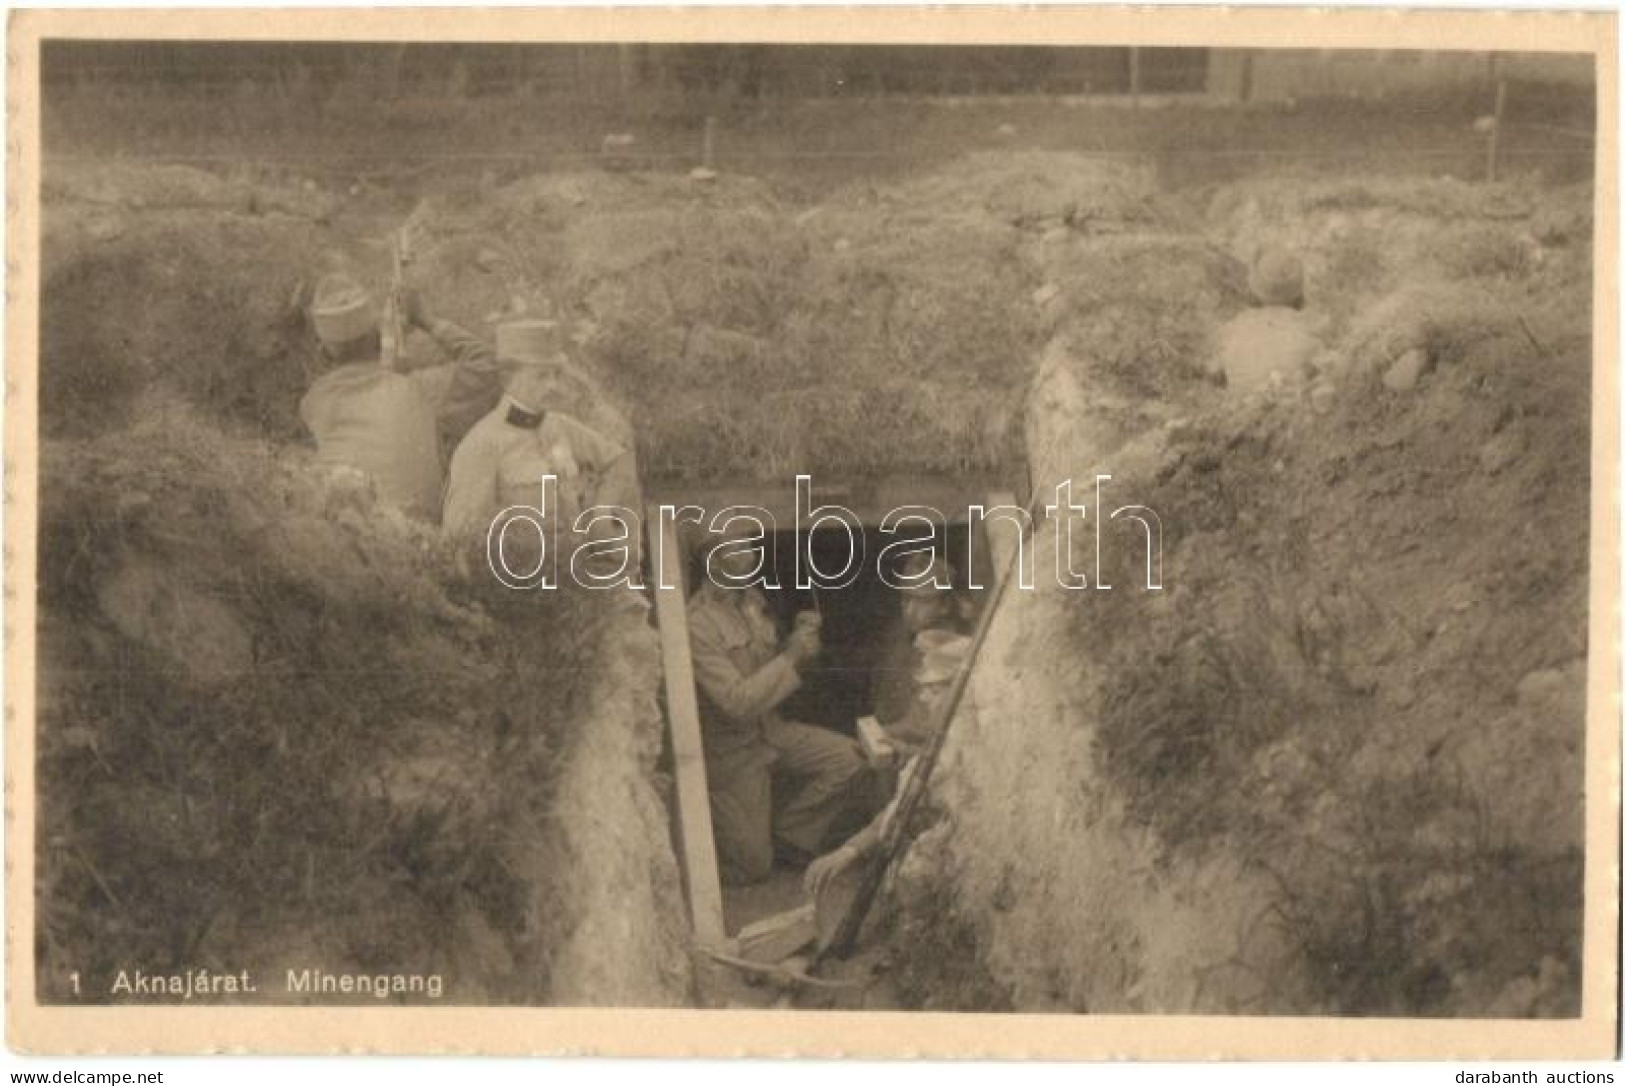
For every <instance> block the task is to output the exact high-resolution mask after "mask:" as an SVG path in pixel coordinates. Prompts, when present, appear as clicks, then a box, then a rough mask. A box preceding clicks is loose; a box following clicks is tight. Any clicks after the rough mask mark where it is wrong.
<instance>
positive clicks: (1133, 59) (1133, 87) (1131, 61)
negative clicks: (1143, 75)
mask: <svg viewBox="0 0 1625 1086" xmlns="http://www.w3.org/2000/svg"><path fill="white" fill-rule="evenodd" d="M1128 93H1129V103H1130V104H1131V105H1132V106H1133V107H1134V108H1135V109H1139V108H1140V47H1139V46H1138V45H1131V46H1129V50H1128Z"/></svg>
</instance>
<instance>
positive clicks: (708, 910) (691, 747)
mask: <svg viewBox="0 0 1625 1086" xmlns="http://www.w3.org/2000/svg"><path fill="white" fill-rule="evenodd" d="M646 512H647V518H648V528H649V546H650V548H651V550H652V553H653V554H654V555H655V560H656V561H657V562H659V564H660V568H659V569H658V570H657V571H656V580H655V584H654V594H655V617H656V618H657V619H658V621H659V623H660V654H661V659H662V661H663V664H664V667H663V670H664V672H665V676H666V721H667V725H668V727H669V728H670V729H671V750H672V760H673V762H674V768H675V771H676V777H677V818H678V825H677V829H678V839H679V841H678V843H679V847H680V848H681V850H682V860H683V882H684V886H685V888H686V889H687V891H688V913H689V919H690V922H691V923H692V924H693V926H694V935H695V938H696V939H697V940H698V941H699V944H700V945H701V946H702V947H710V948H715V947H720V946H722V945H723V943H724V942H725V940H726V938H727V932H726V931H725V930H724V928H723V923H722V883H721V880H720V878H719V877H718V875H717V845H716V838H715V837H714V836H713V835H712V831H711V794H710V790H709V789H708V788H707V786H706V781H705V748H704V746H703V744H702V743H701V740H700V708H699V704H698V700H697V698H696V697H695V694H694V659H693V656H692V654H691V650H690V647H689V643H688V604H687V602H686V594H685V592H684V590H683V557H682V552H681V551H680V550H679V549H678V545H677V526H676V525H675V524H674V523H672V522H671V521H670V520H666V519H664V518H662V517H661V516H660V509H659V507H658V506H657V505H650V506H648V507H647V510H646ZM663 585H674V586H675V587H673V588H663V587H662V586H663Z"/></svg>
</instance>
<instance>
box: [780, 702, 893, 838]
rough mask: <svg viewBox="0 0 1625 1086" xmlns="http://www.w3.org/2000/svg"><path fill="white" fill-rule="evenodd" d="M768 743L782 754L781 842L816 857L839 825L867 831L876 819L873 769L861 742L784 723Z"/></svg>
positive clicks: (816, 728) (807, 727)
mask: <svg viewBox="0 0 1625 1086" xmlns="http://www.w3.org/2000/svg"><path fill="white" fill-rule="evenodd" d="M767 741H768V742H769V743H771V744H772V745H773V747H774V749H776V750H777V751H778V752H779V763H778V765H777V766H776V767H775V768H776V771H777V774H778V775H779V776H780V778H781V785H780V787H778V788H776V789H775V792H776V796H777V802H776V803H774V805H773V806H774V810H773V833H774V836H775V837H777V838H779V839H780V840H783V841H785V842H787V843H789V844H790V845H793V846H794V847H795V848H797V849H799V850H801V851H802V852H804V853H806V854H807V855H809V856H816V855H818V854H819V853H820V852H822V851H823V850H824V848H825V846H826V845H827V844H829V843H830V837H831V830H832V829H833V828H834V827H835V826H836V824H837V822H840V823H843V824H847V825H850V824H851V823H853V822H854V821H856V823H857V824H858V825H861V824H862V820H863V819H864V818H866V817H868V816H869V815H871V814H872V813H873V811H872V810H869V809H868V808H870V807H872V806H873V803H872V800H873V796H872V795H871V793H872V791H873V789H872V788H871V787H870V782H869V773H868V767H867V764H866V763H865V762H864V760H863V753H862V752H861V751H860V750H859V749H858V744H857V742H856V741H855V740H852V739H848V738H847V737H846V736H844V735H838V734H836V733H835V732H832V731H830V730H829V729H828V728H818V727H814V726H812V725H810V724H793V723H781V724H776V725H773V726H771V727H769V728H768V730H767ZM843 816H846V817H844V818H843Z"/></svg>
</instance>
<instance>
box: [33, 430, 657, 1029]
mask: <svg viewBox="0 0 1625 1086" xmlns="http://www.w3.org/2000/svg"><path fill="white" fill-rule="evenodd" d="M139 416H140V421H139V422H138V423H137V424H136V425H135V426H133V427H132V428H130V429H129V430H127V431H124V432H120V433H110V434H105V435H101V436H98V437H96V438H94V439H89V440H85V441H71V442H48V443H47V444H46V446H45V448H44V460H43V467H42V473H41V475H42V478H41V491H42V494H43V495H44V496H45V500H44V503H43V507H42V518H43V528H42V532H41V545H40V560H41V587H40V596H41V598H40V611H41V614H42V615H43V616H44V618H43V619H42V624H41V630H40V638H39V641H40V650H41V656H42V661H43V665H42V667H41V672H40V683H41V689H40V714H39V724H38V735H39V773H40V782H41V787H40V793H41V796H42V805H41V812H40V817H41V823H40V830H39V834H40V841H39V843H40V851H39V857H40V859H39V865H40V870H39V907H40V917H41V932H42V936H41V949H40V953H41V956H42V957H41V962H40V976H41V977H43V978H58V979H57V980H49V979H47V980H46V981H45V983H46V984H47V987H48V990H47V991H45V992H43V993H42V995H44V996H46V997H47V998H61V997H64V996H65V995H66V993H65V992H62V991H57V990H56V989H55V988H54V987H52V986H54V985H56V984H58V983H61V981H60V978H63V977H66V976H67V975H68V968H69V965H70V964H71V966H72V969H74V970H79V971H81V972H82V973H83V974H84V975H86V976H94V977H98V978H111V976H112V974H113V971H115V970H117V969H135V968H140V969H144V970H146V971H148V972H153V973H167V972H173V971H178V970H180V969H183V968H184V969H192V968H198V967H207V968H210V969H211V970H221V971H225V972H232V971H235V970H238V969H242V968H245V967H246V968H249V969H251V970H254V971H255V972H256V975H258V976H259V977H261V978H262V980H263V983H262V989H261V992H260V994H259V996H258V998H261V999H270V1000H282V999H285V998H287V995H288V993H285V992H283V991H282V989H281V978H282V976H283V970H285V969H286V968H293V967H308V966H310V965H312V964H313V963H320V964H321V966H322V968H324V969H326V970H328V971H330V972H343V971H346V970H349V971H354V972H373V973H376V972H379V971H384V972H389V973H396V972H407V973H425V974H427V973H440V974H442V975H443V976H444V977H445V978H446V991H447V994H446V999H447V1000H448V1001H450V1002H487V1001H489V1002H522V1003H537V1002H548V1001H549V1000H551V999H555V998H562V997H564V995H566V994H567V995H568V997H569V998H570V999H572V1000H574V1001H584V1000H589V999H591V998H592V997H593V991H592V988H591V986H590V985H584V984H583V983H582V982H581V980H580V979H579V978H580V977H581V975H582V973H583V966H582V965H581V964H580V963H581V959H582V951H581V950H580V948H578V947H576V946H575V944H574V943H573V942H572V940H573V938H574V935H575V933H576V932H577V930H578V929H580V928H581V927H582V926H583V925H584V924H585V923H586V922H587V921H588V920H589V919H591V920H593V922H595V923H598V924H605V923H608V924H612V925H614V926H615V927H616V928H617V930H618V931H619V932H620V933H621V935H622V936H623V938H621V939H620V940H618V941H617V944H616V946H615V947H614V948H613V950H604V951H603V953H605V954H607V955H610V956H611V957H614V958H616V959H617V960H619V961H620V962H622V964H623V966H624V969H622V970H621V971H620V972H619V973H618V976H617V979H616V983H617V985H619V989H618V990H625V991H633V992H636V993H637V997H638V999H639V1001H640V1002H665V1001H670V1000H680V999H682V998H683V995H684V990H685V985H686V971H685V969H684V968H683V966H682V951H681V949H680V943H679V942H678V933H676V932H674V931H672V930H671V928H670V925H669V924H667V923H665V922H663V921H661V920H659V919H657V918H658V917H659V916H661V915H662V914H663V912H665V911H669V910H671V909H672V908H673V907H674V906H675V902H674V901H672V900H670V898H671V897H673V896H675V892H676V885H677V883H676V878H675V872H674V871H671V870H670V868H671V866H672V864H671V859H670V850H669V843H668V842H667V839H666V833H665V827H664V820H663V819H662V818H660V817H658V801H657V800H656V798H655V794H654V792H653V787H652V784H651V782H650V777H651V775H652V771H653V761H654V748H655V745H656V743H657V739H656V737H657V736H658V722H657V720H658V718H657V717H656V715H655V714H654V713H653V711H652V710H653V705H652V693H653V682H654V674H653V672H652V671H650V672H649V673H648V675H647V679H646V681H644V682H642V683H639V682H633V683H627V682H625V681H624V678H622V677H621V675H622V673H621V672H620V671H614V672H607V671H606V669H605V661H606V660H608V659H610V658H611V656H612V655H614V654H615V653H617V652H623V651H629V650H628V649H627V648H618V647H617V646H622V645H627V644H629V643H628V642H627V641H626V639H627V638H629V637H630V638H634V639H641V643H642V644H643V649H642V650H641V651H642V652H643V653H644V654H645V655H647V653H648V651H649V649H648V647H647V643H648V640H649V638H650V637H651V634H650V632H649V631H648V629H647V626H646V623H645V622H644V620H643V609H642V608H641V607H640V606H633V607H632V609H631V610H630V611H625V610H623V609H621V608H617V607H615V606H608V604H613V603H615V602H616V601H613V600H608V599H606V598H605V595H604V594H603V593H591V594H590V595H591V596H593V598H592V599H587V598H584V597H585V596H586V595H589V594H585V593H581V592H578V591H569V590H564V589H561V590H559V591H557V592H548V593H542V594H539V595H527V596H525V597H524V598H523V600H516V599H514V598H512V595H511V594H507V593H502V592H500V590H498V589H496V588H495V587H494V586H487V585H486V584H485V583H484V582H483V581H481V582H476V583H474V584H463V583H461V582H458V581H456V580H455V579H453V578H452V577H450V576H449V575H448V571H449V569H450V568H451V563H450V562H449V561H447V558H446V556H445V555H444V554H442V553H441V551H440V543H439V541H438V539H437V537H436V535H435V533H433V532H432V531H431V530H429V529H426V528H422V527H419V526H417V525H415V524H413V523H411V522H408V521H407V520H405V519H403V518H401V517H400V516H399V515H398V514H395V513H393V512H391V511H389V510H388V509H386V508H384V507H382V506H380V505H378V504H376V502H375V500H374V498H373V496H372V494H371V492H370V488H368V487H367V486H366V485H365V484H364V483H360V482H357V481H354V480H353V479H351V478H349V477H346V476H342V475H340V476H335V475H332V474H329V473H326V472H324V471H323V470H321V469H319V468H317V467H315V466H314V465H313V464H311V463H310V462H309V461H307V460H306V459H305V458H304V457H303V456H301V455H298V454H295V453H292V452H291V451H290V450H288V449H286V448H276V447H273V446H269V445H264V444H260V443H257V442H250V441H244V440H239V439H231V438H226V437H223V436H222V435H221V434H220V433H219V432H218V431H216V430H215V429H214V428H212V427H211V426H209V425H207V424H205V423H202V422H199V421H198V420H197V419H196V418H195V417H194V416H193V415H192V414H191V413H189V412H187V411H185V410H182V409H180V408H178V407H174V406H169V405H166V404H162V403H154V402H150V401H149V402H144V403H143V404H142V406H141V409H140V411H139ZM627 602H630V601H627ZM538 660H545V661H547V666H546V667H545V668H543V667H537V666H536V663H537V661H538ZM607 674H614V675H615V676H616V678H615V683H616V685H617V688H619V690H620V693H619V694H618V695H616V696H614V697H609V696H606V695H607V691H606V690H605V686H606V678H605V676H606V675H607ZM589 727H590V728H592V729H593V730H594V732H595V736H596V737H595V739H594V741H593V743H594V744H595V745H586V746H584V745H583V734H584V730H585V729H587V728H589ZM606 743H607V744H609V745H608V747H605V746H604V744H606ZM589 781H590V782H595V783H594V785H592V786H591V787H596V788H597V789H598V790H600V791H601V798H600V800H599V802H598V803H597V804H596V805H595V806H594V807H593V808H592V809H591V810H590V811H583V810H577V809H575V808H574V807H565V806H562V800H561V796H565V795H576V794H577V793H579V792H580V791H581V790H582V789H583V788H584V787H589V785H588V784H587V783H586V782H589ZM582 818H590V819H592V820H593V821H592V822H590V823H583V822H580V821H578V819H582ZM606 827H613V828H614V830H615V834H616V840H617V841H618V842H619V843H618V845H617V848H618V849H620V850H621V851H620V853H618V854H620V855H624V857H625V864H630V865H631V867H632V868H634V869H635V871H636V874H635V877H634V876H627V875H624V873H623V881H624V880H625V879H627V878H629V879H631V882H630V884H629V885H627V886H623V887H621V888H620V889H619V890H618V891H610V890H609V889H607V888H606V885H605V879H606V878H609V875H607V874H606V869H604V868H592V867H586V866H583V867H581V868H577V867H575V866H571V865H570V864H568V863H567V862H566V857H568V856H571V855H575V854H577V853H579V852H581V851H582V849H583V844H582V839H583V838H588V839H592V840H597V839H598V838H599V837H600V836H601V835H602V834H603V833H604V832H605V828H606ZM623 866H624V865H623ZM651 871H657V872H662V873H663V876H664V877H659V878H651V877H650V872H651ZM606 909H607V910H608V913H607V915H606V914H605V912H604V911H605V910H606Z"/></svg>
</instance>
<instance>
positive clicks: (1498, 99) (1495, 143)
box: [1484, 76, 1507, 184]
mask: <svg viewBox="0 0 1625 1086" xmlns="http://www.w3.org/2000/svg"><path fill="white" fill-rule="evenodd" d="M1506 107H1507V81H1506V77H1505V76H1502V77H1501V78H1499V79H1497V80H1496V81H1495V122H1494V124H1493V125H1492V126H1491V128H1490V142H1489V146H1488V147H1487V148H1486V149H1485V152H1484V155H1485V162H1484V177H1485V179H1486V180H1488V181H1489V182H1490V183H1491V184H1494V182H1495V166H1496V162H1495V160H1496V156H1498V155H1499V154H1500V153H1501V118H1502V116H1503V115H1504V114H1505V113H1506Z"/></svg>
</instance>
